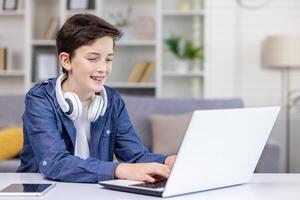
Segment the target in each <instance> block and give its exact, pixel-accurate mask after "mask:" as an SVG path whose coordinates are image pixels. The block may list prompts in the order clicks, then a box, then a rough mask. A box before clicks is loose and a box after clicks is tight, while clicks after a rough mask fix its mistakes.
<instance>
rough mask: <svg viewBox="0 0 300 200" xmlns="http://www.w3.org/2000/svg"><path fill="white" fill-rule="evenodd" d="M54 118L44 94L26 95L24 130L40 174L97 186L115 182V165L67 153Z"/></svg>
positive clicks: (51, 108) (31, 93)
mask: <svg viewBox="0 0 300 200" xmlns="http://www.w3.org/2000/svg"><path fill="white" fill-rule="evenodd" d="M56 117H57V115H56V114H55V111H54V108H53V107H52V106H51V103H50V101H49V100H48V99H47V98H46V97H45V95H43V94H39V93H38V92H34V93H33V92H29V93H28V94H27V95H26V100H25V112H24V115H23V122H24V129H25V132H26V133H27V134H28V137H29V140H30V145H31V146H32V149H33V153H34V156H35V159H36V161H37V163H38V169H39V171H40V172H41V173H42V174H43V175H45V176H46V177H48V178H50V179H53V180H60V181H68V182H97V181H101V180H110V179H114V173H115V169H116V167H117V165H118V164H119V163H117V162H107V161H100V160H99V159H96V158H88V159H81V158H79V157H76V156H74V155H72V154H70V152H69V151H68V150H67V148H66V144H65V142H64V140H63V139H62V137H61V133H60V132H59V129H58V124H57V119H56Z"/></svg>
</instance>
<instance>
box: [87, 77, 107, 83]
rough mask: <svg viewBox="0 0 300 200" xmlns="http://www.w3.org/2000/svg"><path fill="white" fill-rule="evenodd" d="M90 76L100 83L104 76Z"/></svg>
mask: <svg viewBox="0 0 300 200" xmlns="http://www.w3.org/2000/svg"><path fill="white" fill-rule="evenodd" d="M90 78H91V79H92V80H94V81H95V82H96V83H101V82H102V81H103V80H104V78H105V76H90Z"/></svg>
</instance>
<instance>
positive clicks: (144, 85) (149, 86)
mask: <svg viewBox="0 0 300 200" xmlns="http://www.w3.org/2000/svg"><path fill="white" fill-rule="evenodd" d="M106 84H107V85H108V86H109V87H112V88H127V89H139V88H140V89H155V87H156V85H155V83H128V82H108V83H106Z"/></svg>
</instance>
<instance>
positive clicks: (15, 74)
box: [0, 70, 24, 76]
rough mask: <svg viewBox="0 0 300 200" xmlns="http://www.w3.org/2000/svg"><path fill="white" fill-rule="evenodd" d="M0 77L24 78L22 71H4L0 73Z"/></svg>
mask: <svg viewBox="0 0 300 200" xmlns="http://www.w3.org/2000/svg"><path fill="white" fill-rule="evenodd" d="M0 76H24V71H22V70H4V71H0Z"/></svg>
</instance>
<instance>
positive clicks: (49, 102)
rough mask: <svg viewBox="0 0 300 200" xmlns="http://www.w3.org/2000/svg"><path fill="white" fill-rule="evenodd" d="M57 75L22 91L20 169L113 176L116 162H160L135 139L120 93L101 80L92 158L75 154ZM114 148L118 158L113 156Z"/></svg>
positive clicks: (79, 177)
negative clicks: (101, 105) (103, 98)
mask: <svg viewBox="0 0 300 200" xmlns="http://www.w3.org/2000/svg"><path fill="white" fill-rule="evenodd" d="M55 82H56V79H49V80H48V81H45V82H43V83H39V84H36V85H35V86H34V87H33V88H31V90H30V91H29V92H28V93H27V94H26V98H25V111H24V114H23V117H22V119H23V131H24V146H23V150H22V152H21V155H20V157H21V165H20V167H19V168H18V172H40V173H42V174H43V175H45V176H46V177H48V178H50V179H53V180H60V181H70V182H97V181H101V180H109V179H114V173H115V169H116V167H117V166H118V164H119V162H127V163H141V162H159V163H163V162H164V160H165V158H166V156H164V155H160V154H153V153H150V152H149V150H148V149H146V148H145V147H144V145H143V144H142V143H141V140H140V139H139V137H138V135H137V133H136V131H135V129H134V127H133V126H132V123H131V121H130V119H129V116H128V113H127V111H126V107H125V103H124V101H123V99H122V98H121V96H120V95H119V94H118V93H117V92H115V91H114V90H112V89H111V88H109V87H106V86H105V89H106V92H107V98H108V106H107V110H106V112H105V115H104V116H102V117H99V118H98V119H97V120H96V121H95V122H94V123H91V141H90V145H89V146H90V158H87V159H85V160H84V159H81V158H79V157H77V156H74V147H75V140H76V129H75V127H74V125H73V122H72V121H71V120H70V119H69V118H68V117H67V116H66V115H65V114H64V112H63V111H62V110H61V109H60V107H59V105H58V102H57V100H56V98H55ZM113 154H115V155H116V157H117V159H118V161H119V162H113V161H112V160H113Z"/></svg>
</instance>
